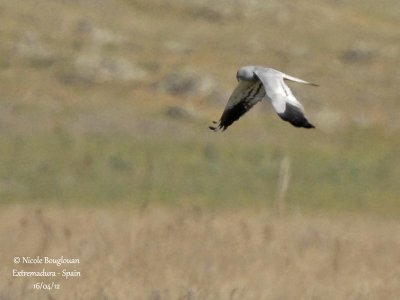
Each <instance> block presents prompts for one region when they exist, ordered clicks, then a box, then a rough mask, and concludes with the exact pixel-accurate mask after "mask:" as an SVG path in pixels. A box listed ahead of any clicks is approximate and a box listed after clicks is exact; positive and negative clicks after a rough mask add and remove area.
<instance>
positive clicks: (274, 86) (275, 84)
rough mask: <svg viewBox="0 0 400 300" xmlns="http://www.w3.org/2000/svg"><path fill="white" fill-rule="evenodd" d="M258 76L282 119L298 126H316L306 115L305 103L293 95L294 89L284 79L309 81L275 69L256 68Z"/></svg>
mask: <svg viewBox="0 0 400 300" xmlns="http://www.w3.org/2000/svg"><path fill="white" fill-rule="evenodd" d="M254 73H255V74H256V76H257V77H258V78H259V79H260V80H261V82H262V83H263V85H264V89H265V92H266V93H267V96H268V98H269V99H270V100H271V102H272V106H273V107H274V109H275V111H276V112H277V114H278V116H279V117H281V119H282V120H284V121H287V122H289V123H291V124H292V125H293V126H296V127H304V128H314V127H315V126H314V125H312V124H311V123H310V122H308V120H307V118H306V117H305V115H304V108H303V105H301V103H300V102H299V101H297V99H296V98H295V96H294V95H293V93H292V91H291V90H290V89H289V87H288V86H287V85H286V83H285V82H284V79H288V80H291V81H296V82H301V83H307V84H311V83H308V82H307V81H304V80H301V79H298V78H295V77H291V76H289V75H286V74H283V73H280V72H278V71H275V70H271V71H269V70H266V71H263V70H256V71H254Z"/></svg>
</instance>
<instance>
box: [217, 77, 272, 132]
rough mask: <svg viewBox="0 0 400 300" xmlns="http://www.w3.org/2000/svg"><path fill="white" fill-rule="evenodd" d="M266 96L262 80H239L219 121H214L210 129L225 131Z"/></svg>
mask: <svg viewBox="0 0 400 300" xmlns="http://www.w3.org/2000/svg"><path fill="white" fill-rule="evenodd" d="M264 96H265V90H264V87H263V84H262V82H261V81H260V80H256V81H239V84H238V85H237V86H236V88H235V90H234V91H233V93H232V95H231V96H230V97H229V100H228V103H227V104H226V106H225V110H224V112H223V113H222V116H221V118H220V120H219V122H213V123H214V125H213V126H210V129H211V130H214V131H219V130H222V131H224V130H225V129H226V128H228V127H229V126H230V125H231V124H232V123H233V122H235V121H236V120H238V119H239V118H240V117H241V116H243V115H244V114H245V113H246V112H247V111H249V110H250V109H251V108H252V107H253V106H254V105H255V104H257V103H258V102H259V101H261V100H262V98H263V97H264Z"/></svg>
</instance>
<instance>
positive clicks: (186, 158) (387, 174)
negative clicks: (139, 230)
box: [0, 129, 400, 213]
mask: <svg viewBox="0 0 400 300" xmlns="http://www.w3.org/2000/svg"><path fill="white" fill-rule="evenodd" d="M204 130H205V129H204ZM373 134H374V133H371V132H368V133H367V132H365V131H360V130H358V131H357V132H355V133H353V135H352V136H351V137H347V138H348V139H349V141H351V142H350V144H344V145H342V146H340V145H337V147H336V148H332V147H331V146H326V147H325V148H323V147H320V148H319V149H316V148H314V146H313V145H306V144H298V145H297V146H296V144H295V143H293V142H290V141H289V139H287V140H283V142H285V141H286V144H283V145H282V144H280V145H274V144H273V143H268V142H254V143H249V142H243V141H240V140H239V141H238V142H237V141H235V140H229V139H227V138H224V137H222V136H219V137H216V138H215V139H213V138H212V139H205V138H204V137H201V136H200V138H199V139H197V140H195V139H191V138H180V137H176V138H170V137H164V138H163V137H152V136H146V137H139V136H137V137H135V136H132V135H117V136H115V135H114V136H111V135H94V134H92V135H82V136H76V135H71V134H68V133H67V132H64V131H58V132H55V133H51V134H43V135H35V136H33V137H23V138H22V137H20V136H8V137H2V138H0V149H1V152H0V165H1V166H2V167H1V169H0V180H1V187H2V188H1V190H0V196H1V198H2V199H4V200H5V201H9V202H12V201H22V202H29V201H34V202H35V201H39V202H56V203H75V204H78V203H80V204H83V205H85V204H88V203H89V204H90V203H92V204H106V203H108V204H110V203H118V202H119V201H123V202H130V203H132V204H134V205H143V204H146V203H161V204H165V205H184V204H194V205H201V206H206V207H238V206H239V207H240V206H256V207H257V206H272V205H274V201H275V198H276V194H277V189H278V186H277V184H278V174H279V167H280V163H281V160H282V159H283V157H284V156H288V157H289V158H290V160H291V162H292V163H291V182H290V185H289V190H288V194H287V202H288V206H289V208H290V209H294V210H296V209H301V210H321V209H322V210H327V211H345V210H347V211H348V210H352V211H359V210H361V211H370V212H377V213H388V212H392V213H393V212H399V211H400V205H399V204H398V203H397V197H398V195H399V194H400V187H399V185H398V178H399V175H400V158H399V157H398V155H397V153H398V146H396V145H390V143H392V141H391V139H385V138H382V137H381V138H378V137H377V138H375V139H374V143H372V142H370V145H368V144H369V142H368V141H369V140H370V139H371V135H373ZM318 139H320V141H319V142H322V140H323V139H324V137H319V138H318ZM344 139H346V137H344ZM377 141H379V143H378V145H374V144H375V143H376V142H377ZM366 146H370V147H366Z"/></svg>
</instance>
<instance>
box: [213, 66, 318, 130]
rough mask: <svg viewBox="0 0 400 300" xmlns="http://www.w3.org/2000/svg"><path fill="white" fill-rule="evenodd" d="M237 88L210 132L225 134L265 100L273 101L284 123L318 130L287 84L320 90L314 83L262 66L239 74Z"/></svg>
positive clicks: (247, 67)
mask: <svg viewBox="0 0 400 300" xmlns="http://www.w3.org/2000/svg"><path fill="white" fill-rule="evenodd" d="M236 79H237V80H238V82H239V83H238V85H237V86H236V88H235V90H234V91H233V93H232V95H231V96H230V97H229V100H228V103H227V104H226V106H225V110H224V112H223V113H222V116H221V118H220V120H219V121H218V122H215V121H214V122H213V123H214V125H213V126H210V127H209V128H210V129H211V130H214V131H219V130H222V131H224V130H225V129H226V128H228V127H229V126H230V125H231V124H232V123H233V122H235V121H237V120H238V119H239V118H240V117H241V116H243V115H244V114H245V113H246V112H247V111H249V110H250V109H251V108H252V107H253V106H254V105H255V104H257V103H258V102H260V101H261V100H262V99H263V98H264V97H265V96H266V97H267V98H268V99H269V100H270V101H271V103H272V106H273V107H274V109H275V111H276V113H277V114H278V116H279V117H281V119H282V120H284V121H287V122H289V123H291V124H292V125H293V126H295V127H304V128H315V126H314V125H313V124H311V123H310V122H309V121H308V120H307V118H306V116H305V115H304V108H303V105H301V103H300V102H299V101H297V99H296V98H295V97H294V95H293V94H292V91H291V90H290V89H289V87H288V86H287V85H286V83H285V80H289V81H294V82H298V83H304V84H310V85H314V86H317V85H316V84H315V83H311V82H307V81H304V80H302V79H299V78H296V77H293V76H289V75H287V74H285V73H282V72H280V71H278V70H274V69H271V68H264V67H259V66H246V67H242V68H240V69H239V70H238V71H237V74H236Z"/></svg>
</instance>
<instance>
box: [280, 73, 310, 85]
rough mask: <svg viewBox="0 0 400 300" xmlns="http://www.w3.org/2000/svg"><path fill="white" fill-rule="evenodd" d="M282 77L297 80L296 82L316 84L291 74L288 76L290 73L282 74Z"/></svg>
mask: <svg viewBox="0 0 400 300" xmlns="http://www.w3.org/2000/svg"><path fill="white" fill-rule="evenodd" d="M283 79H286V80H290V81H294V82H298V83H304V84H309V85H313V86H318V84H315V83H312V82H308V81H305V80H302V79H300V78H296V77H293V76H290V75H287V74H283Z"/></svg>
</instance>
